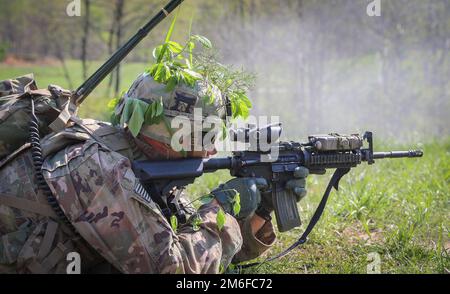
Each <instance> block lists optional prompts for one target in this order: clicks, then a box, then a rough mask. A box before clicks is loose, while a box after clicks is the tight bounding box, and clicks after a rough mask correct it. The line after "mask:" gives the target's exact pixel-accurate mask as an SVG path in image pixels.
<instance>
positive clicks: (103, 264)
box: [0, 120, 275, 273]
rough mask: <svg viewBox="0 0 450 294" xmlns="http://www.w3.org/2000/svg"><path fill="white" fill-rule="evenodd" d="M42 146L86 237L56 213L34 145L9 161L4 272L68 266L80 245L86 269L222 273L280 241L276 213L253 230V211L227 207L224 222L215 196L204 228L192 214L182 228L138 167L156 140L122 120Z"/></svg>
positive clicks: (1, 170)
mask: <svg viewBox="0 0 450 294" xmlns="http://www.w3.org/2000/svg"><path fill="white" fill-rule="evenodd" d="M42 145H43V149H44V152H45V155H46V160H45V162H44V165H43V173H44V176H45V179H46V181H47V183H48V184H49V186H50V188H51V190H52V192H53V193H54V195H56V197H57V199H58V202H59V204H60V207H61V208H62V209H63V211H64V212H65V214H66V216H67V217H68V219H69V220H70V222H71V223H72V224H73V226H74V227H75V229H76V231H77V232H78V233H79V236H78V235H74V234H73V233H72V232H71V231H70V230H69V229H68V228H67V227H65V226H64V225H62V224H58V223H57V222H56V221H55V219H56V218H55V215H54V214H53V212H52V210H51V208H50V206H49V205H48V204H47V202H46V199H43V198H44V197H43V195H42V194H41V192H40V191H39V190H37V186H36V182H35V177H34V174H33V167H32V158H31V155H30V152H29V150H28V149H27V148H26V146H25V148H23V150H22V151H18V152H17V154H15V155H14V156H10V158H9V159H8V160H7V161H5V160H4V161H3V163H0V234H1V242H0V272H32V273H51V272H54V273H64V272H65V268H66V265H67V262H66V260H65V257H66V254H67V253H68V252H71V251H77V252H78V253H80V254H81V261H82V263H81V264H82V267H83V270H82V272H108V266H109V265H112V266H113V270H114V269H116V270H118V271H119V272H122V273H217V272H219V269H220V267H221V265H222V266H225V267H226V266H227V265H228V264H229V263H230V262H231V260H232V259H233V257H234V261H235V262H238V261H242V260H247V259H250V258H254V257H256V256H258V255H260V254H262V253H263V252H264V251H266V250H267V249H268V248H269V247H270V246H271V245H272V244H273V242H274V241H275V235H274V233H273V227H272V224H271V223H270V222H267V223H266V225H265V226H264V227H263V229H261V230H260V231H259V232H258V234H257V236H253V234H251V230H250V224H249V221H248V219H247V220H244V221H243V222H241V223H240V224H238V222H237V221H236V220H235V219H234V218H233V217H232V216H230V215H227V216H226V222H225V226H224V227H223V228H222V230H219V229H218V227H217V224H216V214H217V211H218V209H219V207H218V206H216V205H213V204H207V205H204V206H202V207H200V209H199V210H198V211H197V214H198V215H199V216H200V217H201V219H202V223H201V224H200V227H199V228H198V229H197V228H194V227H193V226H192V225H191V224H190V223H189V222H188V223H187V224H185V225H182V226H180V227H179V228H178V230H177V232H174V231H173V230H172V228H171V226H170V224H169V223H168V221H167V220H166V218H165V217H164V216H163V214H162V213H161V211H160V209H159V207H158V206H157V205H156V204H155V202H153V201H152V200H151V198H150V197H149V195H148V194H147V193H146V192H145V191H144V190H143V189H142V188H141V186H140V184H139V182H138V180H137V179H136V177H135V175H134V173H133V170H132V168H131V163H130V162H131V160H135V159H144V158H147V159H148V158H150V159H151V158H152V152H151V149H149V146H147V147H146V148H144V147H143V144H140V141H139V139H138V138H137V139H130V137H129V136H128V135H127V133H126V132H124V131H123V130H121V129H117V128H114V127H111V126H110V125H108V124H105V123H98V122H95V121H91V120H87V121H83V122H78V123H75V124H73V126H72V127H70V128H67V129H66V130H64V131H62V132H59V133H56V134H53V135H51V136H47V137H46V138H45V140H43V142H42ZM13 199H15V200H13ZM17 199H19V200H17ZM10 200H11V201H10ZM240 227H241V228H240Z"/></svg>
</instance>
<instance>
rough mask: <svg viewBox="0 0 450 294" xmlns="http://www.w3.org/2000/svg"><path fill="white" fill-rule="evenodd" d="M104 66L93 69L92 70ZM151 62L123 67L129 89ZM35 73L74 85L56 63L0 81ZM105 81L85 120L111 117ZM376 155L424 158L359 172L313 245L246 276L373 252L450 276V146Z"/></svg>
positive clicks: (356, 259)
mask: <svg viewBox="0 0 450 294" xmlns="http://www.w3.org/2000/svg"><path fill="white" fill-rule="evenodd" d="M67 65H68V68H69V71H70V73H71V78H72V80H73V84H74V87H77V86H78V85H79V84H80V83H81V82H82V79H81V75H80V74H79V72H80V65H79V63H78V62H75V61H69V62H68V64H67ZM97 66H98V63H92V64H91V69H94V68H96V67H97ZM146 67H147V65H146V64H136V63H128V64H126V65H125V66H124V67H123V83H122V85H124V86H123V88H124V89H126V88H127V87H128V86H129V85H130V84H131V82H132V81H133V80H134V79H135V77H136V76H137V75H138V74H139V73H141V72H142V71H143V70H145V69H146ZM30 72H34V73H35V76H36V78H37V82H38V85H39V86H40V87H46V86H47V85H48V84H50V83H53V84H59V85H61V86H63V87H68V86H69V85H68V83H67V81H66V80H65V78H64V75H63V71H62V69H61V67H60V66H59V65H57V64H55V65H46V66H37V65H21V66H18V65H14V66H12V65H5V64H0V80H2V79H5V78H11V77H14V76H18V75H22V74H26V73H30ZM105 84H106V83H103V84H102V85H101V86H100V87H99V88H98V89H97V90H96V91H95V92H94V93H93V95H92V97H90V98H89V99H88V100H87V101H86V104H85V105H83V107H82V109H81V111H80V116H82V117H93V118H97V119H106V118H107V117H108V114H107V111H106V103H107V101H108V100H109V99H110V98H112V97H106V96H107V95H106V86H105ZM376 147H377V149H378V150H382V149H386V150H388V149H409V148H410V147H421V148H423V149H424V151H425V156H424V157H423V158H421V159H416V160H411V159H403V160H398V159H397V160H396V159H393V160H379V161H377V162H376V164H375V165H373V166H366V165H363V166H360V167H358V168H356V169H354V170H352V171H351V172H350V173H349V174H348V175H347V176H346V177H345V178H344V179H343V180H342V183H341V186H340V190H339V192H334V191H333V192H332V194H331V196H330V200H329V204H328V206H327V208H326V212H325V213H324V216H323V217H322V219H321V221H320V222H319V223H318V224H317V226H316V228H315V230H314V231H313V233H311V235H310V239H309V241H308V242H307V243H306V244H305V245H304V246H303V247H302V248H301V249H297V250H295V251H294V252H292V253H291V254H290V255H288V256H286V257H284V258H282V259H280V260H278V261H275V262H272V263H268V264H264V265H262V266H260V267H259V268H253V269H251V270H248V271H247V272H258V273H365V272H366V267H367V265H368V263H369V261H368V254H369V253H373V252H376V253H378V254H379V256H380V258H381V272H383V273H449V271H450V259H449V252H450V241H449V240H450V238H449V237H450V236H449V234H450V232H449V223H450V215H449V208H450V206H449V204H450V203H449V201H450V197H449V196H450V185H449V184H450V140H448V139H447V140H445V141H444V142H428V143H425V144H424V145H423V146H392V145H390V146H383V148H381V146H380V143H379V142H377V146H376ZM329 177H330V174H327V175H325V176H310V177H309V178H308V191H309V194H308V196H307V198H306V199H305V200H304V201H302V202H301V203H300V205H299V209H300V212H301V216H302V220H303V223H304V224H303V226H302V227H301V228H297V229H294V230H292V231H290V232H288V233H283V234H278V242H277V243H276V245H275V246H274V248H273V249H272V250H271V251H270V252H269V255H273V254H275V253H277V252H281V251H282V250H283V249H284V248H286V247H287V246H289V245H290V244H291V243H292V242H294V241H295V240H296V239H297V238H298V236H299V235H300V234H301V232H302V230H303V229H304V227H305V226H306V224H307V223H308V221H309V218H310V217H311V215H312V213H313V212H314V210H315V208H316V206H317V204H318V202H319V201H320V197H321V196H322V193H323V190H324V189H325V186H326V184H327V181H328V179H329ZM228 178H229V175H228V174H227V173H225V172H219V173H215V174H211V175H206V176H203V177H202V178H199V179H198V180H197V181H196V183H195V184H194V185H191V186H190V187H189V192H190V193H191V194H192V196H193V197H196V196H200V195H203V194H206V193H208V192H209V191H210V189H212V188H213V187H215V186H217V185H218V184H219V183H220V182H223V181H225V180H227V179H228Z"/></svg>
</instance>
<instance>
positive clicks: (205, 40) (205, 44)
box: [192, 35, 212, 49]
mask: <svg viewBox="0 0 450 294" xmlns="http://www.w3.org/2000/svg"><path fill="white" fill-rule="evenodd" d="M192 38H193V39H194V40H196V41H198V42H199V43H200V44H202V45H203V47H205V48H207V49H211V48H212V43H211V41H210V40H209V39H208V38H206V37H204V36H200V35H193V36H192Z"/></svg>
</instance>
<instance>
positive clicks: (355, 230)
mask: <svg viewBox="0 0 450 294" xmlns="http://www.w3.org/2000/svg"><path fill="white" fill-rule="evenodd" d="M337 233H338V235H339V236H341V237H344V238H346V239H347V241H348V242H349V243H350V244H358V243H364V244H366V245H373V244H382V243H383V242H384V241H385V240H384V237H383V230H382V229H380V228H372V229H370V230H369V232H367V231H366V230H365V229H364V228H363V227H362V226H361V225H359V224H353V226H349V227H346V228H344V229H343V230H342V231H340V232H337Z"/></svg>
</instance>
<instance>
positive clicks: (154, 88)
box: [115, 72, 229, 149]
mask: <svg viewBox="0 0 450 294" xmlns="http://www.w3.org/2000/svg"><path fill="white" fill-rule="evenodd" d="M207 97H208V98H207ZM210 97H213V98H212V99H210ZM130 99H134V100H136V99H137V100H139V101H140V102H139V103H142V102H143V103H147V104H148V105H150V104H151V103H154V102H162V106H163V110H162V119H161V120H160V121H158V122H156V123H151V124H148V123H146V122H144V123H143V124H142V127H141V129H140V132H139V136H142V137H144V138H148V139H151V140H153V141H156V142H159V143H163V144H166V145H171V144H172V143H173V142H172V136H173V134H174V133H175V132H176V131H177V130H178V127H179V121H182V122H183V123H185V124H190V126H191V130H199V127H198V126H201V127H200V128H201V132H202V133H203V134H205V133H207V132H209V131H211V130H212V129H213V128H214V125H213V124H214V123H217V121H220V122H223V121H224V120H225V119H226V115H227V109H228V108H229V107H227V103H226V99H225V97H223V96H222V94H221V92H220V90H219V89H218V88H217V87H216V86H215V85H213V84H211V83H207V82H206V81H204V80H198V81H197V82H196V83H195V85H194V86H193V87H190V86H188V85H185V84H183V83H181V84H179V85H177V86H176V87H175V88H174V89H173V90H172V91H167V86H166V85H164V84H161V83H158V82H156V81H155V80H154V79H153V77H152V76H151V75H150V74H149V73H147V72H145V73H143V74H141V75H139V76H138V78H137V79H136V80H135V81H134V83H133V84H132V85H131V87H130V89H129V90H128V91H127V92H126V93H125V94H124V95H123V96H122V98H121V100H120V102H119V104H118V105H117V106H116V109H115V114H116V115H117V116H119V117H120V116H121V114H122V113H123V111H124V105H126V104H127V101H128V102H130ZM207 118H208V119H209V118H213V120H215V122H214V123H208V124H204V122H205V120H207ZM175 119H176V120H178V122H177V123H175V122H174V120H175ZM195 124H197V127H195V126H194V125H195ZM215 127H216V128H217V126H215ZM193 133H194V132H192V131H191V134H192V135H193ZM180 143H181V142H180ZM192 144H194V140H193V137H192V138H191V146H193V145H192ZM172 149H173V148H172Z"/></svg>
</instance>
